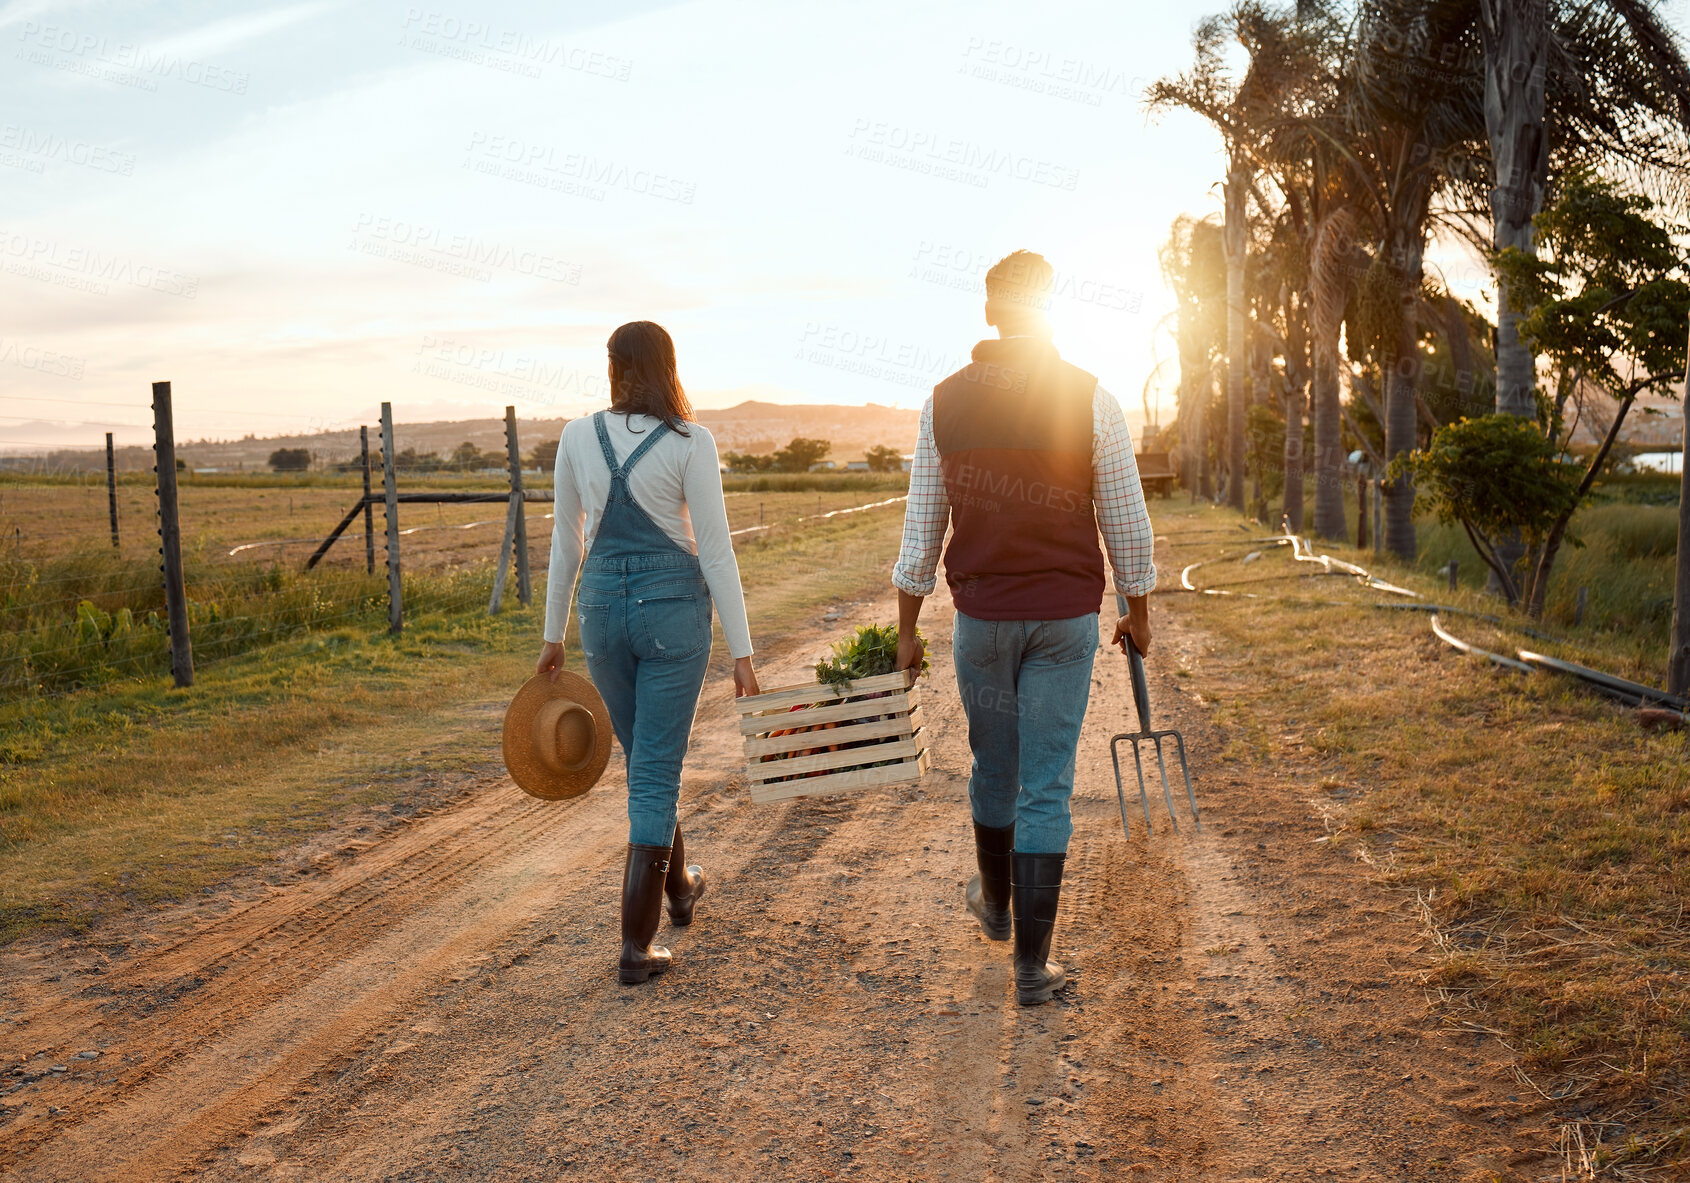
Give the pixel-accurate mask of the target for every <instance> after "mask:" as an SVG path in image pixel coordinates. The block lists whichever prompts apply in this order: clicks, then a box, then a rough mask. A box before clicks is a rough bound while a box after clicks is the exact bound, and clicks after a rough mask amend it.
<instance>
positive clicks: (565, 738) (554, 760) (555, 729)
mask: <svg viewBox="0 0 1690 1183" xmlns="http://www.w3.org/2000/svg"><path fill="white" fill-rule="evenodd" d="M610 740H611V728H610V711H609V710H608V709H607V708H606V707H605V705H604V699H603V698H601V697H600V696H599V692H598V689H597V688H596V687H595V686H594V685H593V684H592V683H591V682H589V681H587V679H585V678H583V677H582V676H581V675H580V674H577V673H573V672H571V671H569V670H561V671H559V673H558V676H557V681H555V682H554V681H552V680H551V679H550V678H548V677H546V676H545V675H544V674H536V675H535V676H534V677H532V678H530V679H528V681H527V682H525V683H523V686H522V689H521V690H518V691H517V692H516V697H515V698H513V699H511V704H510V706H508V707H506V708H505V734H504V748H505V767H506V768H507V769H508V770H509V771H510V774H511V779H512V780H514V781H515V782H516V783H517V785H518V786H519V787H520V788H521V789H522V791H523V792H525V793H528V794H529V795H530V796H534V797H538V798H540V799H541V800H542V801H566V800H568V799H569V798H571V797H579V796H580V795H581V794H582V793H585V792H586V791H587V790H588V789H590V788H592V787H593V785H594V784H595V783H597V781H598V779H599V777H601V776H603V775H604V766H605V765H606V764H608V763H610Z"/></svg>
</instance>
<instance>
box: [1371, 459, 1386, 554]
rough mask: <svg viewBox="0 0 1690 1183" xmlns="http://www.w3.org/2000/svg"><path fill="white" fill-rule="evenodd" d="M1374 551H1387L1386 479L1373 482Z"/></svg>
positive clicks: (1377, 552) (1376, 552) (1380, 552)
mask: <svg viewBox="0 0 1690 1183" xmlns="http://www.w3.org/2000/svg"><path fill="white" fill-rule="evenodd" d="M1373 553H1374V554H1376V555H1379V554H1384V553H1385V481H1384V478H1383V477H1381V478H1380V479H1379V480H1377V481H1374V482H1373Z"/></svg>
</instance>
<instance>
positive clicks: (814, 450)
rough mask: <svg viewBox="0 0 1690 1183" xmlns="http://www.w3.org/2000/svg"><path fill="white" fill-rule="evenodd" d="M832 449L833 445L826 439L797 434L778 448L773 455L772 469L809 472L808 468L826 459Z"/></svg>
mask: <svg viewBox="0 0 1690 1183" xmlns="http://www.w3.org/2000/svg"><path fill="white" fill-rule="evenodd" d="M831 451H833V445H832V444H830V443H828V442H827V441H826V440H817V439H807V438H805V437H804V436H798V437H797V438H796V439H794V440H792V442H791V443H789V444H787V445H786V447H784V448H782V449H780V451H778V452H776V453H775V455H774V469H775V471H776V472H809V471H810V469H812V468H814V467H815V466H816V465H818V464H820V463H821V462H822V461H823V460H826V459H827V454H828V453H829V452H831Z"/></svg>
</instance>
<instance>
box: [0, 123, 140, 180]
mask: <svg viewBox="0 0 1690 1183" xmlns="http://www.w3.org/2000/svg"><path fill="white" fill-rule="evenodd" d="M0 152H4V153H5V154H6V155H5V156H0V163H5V162H7V157H9V156H13V155H15V156H17V157H18V158H19V159H20V160H27V161H33V162H37V163H39V162H44V161H59V162H62V163H65V164H75V165H79V166H80V167H82V168H91V169H93V170H94V171H95V172H102V173H115V174H117V175H118V176H120V177H127V176H131V175H133V174H134V172H135V157H134V156H132V155H131V154H130V153H128V152H119V151H117V150H116V149H115V148H108V147H105V146H104V145H102V144H90V143H89V142H88V141H87V140H73V139H70V138H68V137H66V136H61V135H54V134H53V133H52V132H44V131H37V130H36V129H35V128H32V127H20V126H19V125H18V124H15V123H5V124H0ZM15 167H19V168H23V167H25V166H24V165H23V164H17V165H15ZM27 171H29V172H40V171H42V170H41V169H40V168H38V167H37V168H29V169H28V170H27Z"/></svg>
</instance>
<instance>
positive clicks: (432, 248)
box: [350, 214, 581, 285]
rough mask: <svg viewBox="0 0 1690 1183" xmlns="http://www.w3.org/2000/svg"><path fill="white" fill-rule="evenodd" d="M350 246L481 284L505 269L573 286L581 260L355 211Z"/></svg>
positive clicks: (373, 254)
mask: <svg viewBox="0 0 1690 1183" xmlns="http://www.w3.org/2000/svg"><path fill="white" fill-rule="evenodd" d="M352 233H353V236H354V237H353V239H352V243H351V247H350V249H352V250H354V251H357V252H359V253H360V254H366V255H372V256H375V257H378V258H384V259H391V260H393V261H394V262H398V263H410V264H412V265H414V266H418V267H422V268H424V269H425V270H429V271H438V272H441V273H443V274H449V275H463V276H466V277H468V278H470V279H474V280H477V281H479V282H482V283H486V282H488V281H490V280H491V279H492V278H493V272H494V271H509V272H512V273H514V274H516V275H523V276H527V277H528V278H530V279H544V280H549V281H551V282H552V283H562V284H571V285H575V284H579V283H580V282H581V264H579V263H570V262H567V261H566V260H563V259H559V258H557V257H555V256H553V255H548V254H545V253H543V252H541V251H532V250H521V249H518V248H516V247H511V246H506V245H505V244H503V243H499V242H485V241H483V240H482V239H479V238H476V237H474V236H473V235H469V234H454V233H453V232H451V231H449V230H442V229H441V228H439V227H438V226H429V225H426V224H424V223H422V222H410V221H406V220H405V219H404V218H390V217H386V216H384V215H379V214H359V215H358V220H357V222H356V223H355V224H354V225H353V227H352Z"/></svg>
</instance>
